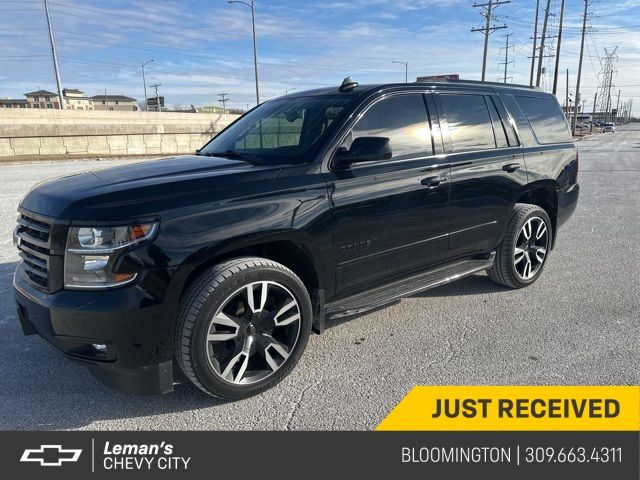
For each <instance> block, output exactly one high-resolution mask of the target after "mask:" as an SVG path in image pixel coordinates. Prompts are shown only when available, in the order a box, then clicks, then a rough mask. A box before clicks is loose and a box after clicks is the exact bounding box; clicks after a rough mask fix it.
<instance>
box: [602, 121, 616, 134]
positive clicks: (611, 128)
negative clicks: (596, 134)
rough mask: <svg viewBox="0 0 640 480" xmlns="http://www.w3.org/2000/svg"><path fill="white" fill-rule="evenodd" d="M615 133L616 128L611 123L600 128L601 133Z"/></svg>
mask: <svg viewBox="0 0 640 480" xmlns="http://www.w3.org/2000/svg"><path fill="white" fill-rule="evenodd" d="M615 131H616V126H615V125H614V124H613V123H605V124H604V126H603V127H602V133H613V132H615Z"/></svg>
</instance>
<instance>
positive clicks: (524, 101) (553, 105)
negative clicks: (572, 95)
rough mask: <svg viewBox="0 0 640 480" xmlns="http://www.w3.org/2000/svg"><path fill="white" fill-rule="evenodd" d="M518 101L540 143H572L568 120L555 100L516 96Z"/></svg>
mask: <svg viewBox="0 0 640 480" xmlns="http://www.w3.org/2000/svg"><path fill="white" fill-rule="evenodd" d="M516 101H517V102H518V105H520V108H521V109H522V111H523V113H524V115H525V116H526V117H527V120H528V121H529V124H530V125H531V128H532V129H533V133H534V134H535V136H536V139H537V140H538V143H541V144H550V143H566V142H571V141H572V138H571V132H570V131H569V125H568V124H567V120H566V118H565V116H564V113H562V109H561V108H560V105H559V104H558V102H557V101H556V100H555V99H554V98H551V97H522V96H516Z"/></svg>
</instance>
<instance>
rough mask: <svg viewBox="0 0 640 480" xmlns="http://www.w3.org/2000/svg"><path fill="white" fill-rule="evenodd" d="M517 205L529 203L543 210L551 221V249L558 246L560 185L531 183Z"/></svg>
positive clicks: (542, 182)
mask: <svg viewBox="0 0 640 480" xmlns="http://www.w3.org/2000/svg"><path fill="white" fill-rule="evenodd" d="M517 203H529V204H531V205H537V206H538V207H540V208H542V209H543V210H544V211H545V212H547V215H549V218H550V219H551V229H552V236H551V249H553V248H554V247H555V244H556V237H557V235H556V233H557V228H558V185H557V183H556V182H553V181H551V180H548V181H540V182H536V183H531V184H529V185H527V186H526V187H525V189H524V190H523V192H522V194H521V195H520V198H518V201H517Z"/></svg>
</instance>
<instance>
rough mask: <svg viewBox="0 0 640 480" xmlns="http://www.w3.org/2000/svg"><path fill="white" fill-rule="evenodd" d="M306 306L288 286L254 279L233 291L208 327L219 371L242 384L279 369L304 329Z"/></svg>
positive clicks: (213, 360) (207, 346) (207, 347)
mask: <svg viewBox="0 0 640 480" xmlns="http://www.w3.org/2000/svg"><path fill="white" fill-rule="evenodd" d="M300 315H301V311H300V305H299V303H298V301H297V300H296V298H295V297H294V296H293V294H292V293H291V292H290V291H289V289H287V288H286V287H285V286H283V285H281V284H279V283H277V282H273V281H259V282H252V283H249V284H247V285H245V286H243V287H241V288H239V289H238V290H236V291H235V292H233V293H232V294H231V295H229V296H228V297H227V298H226V299H225V300H224V302H222V305H221V306H220V307H219V308H218V310H217V311H216V313H215V315H214V316H213V318H212V319H211V321H210V322H209V326H208V328H207V330H206V332H207V336H206V338H205V351H206V352H207V360H208V361H209V366H210V367H211V368H212V370H213V372H214V373H215V374H216V375H217V376H219V377H220V378H222V379H223V380H225V381H227V382H230V383H232V384H236V385H248V384H252V383H255V382H258V381H260V380H264V379H265V378H267V377H269V376H271V375H272V374H274V373H275V372H276V371H277V370H278V369H280V367H282V365H284V363H285V362H286V361H287V359H288V358H289V356H290V355H291V353H292V352H293V350H294V348H295V346H296V343H297V341H298V337H299V335H300V328H301V316H300Z"/></svg>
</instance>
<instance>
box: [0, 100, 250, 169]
mask: <svg viewBox="0 0 640 480" xmlns="http://www.w3.org/2000/svg"><path fill="white" fill-rule="evenodd" d="M236 118H238V115H223V114H205V113H169V112H116V111H108V110H32V109H0V159H7V158H11V157H47V156H67V155H68V156H83V155H86V156H95V155H104V156H107V155H155V154H172V153H192V152H194V151H195V150H196V149H197V148H200V147H201V146H202V145H203V144H204V143H205V142H207V141H208V140H209V139H210V138H211V137H213V136H214V135H215V134H216V133H218V132H220V130H222V129H223V128H224V127H226V126H227V125H228V124H229V123H231V122H232V121H233V120H235V119H236Z"/></svg>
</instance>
